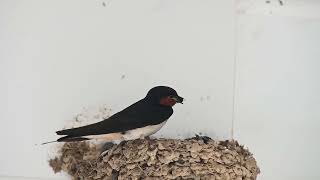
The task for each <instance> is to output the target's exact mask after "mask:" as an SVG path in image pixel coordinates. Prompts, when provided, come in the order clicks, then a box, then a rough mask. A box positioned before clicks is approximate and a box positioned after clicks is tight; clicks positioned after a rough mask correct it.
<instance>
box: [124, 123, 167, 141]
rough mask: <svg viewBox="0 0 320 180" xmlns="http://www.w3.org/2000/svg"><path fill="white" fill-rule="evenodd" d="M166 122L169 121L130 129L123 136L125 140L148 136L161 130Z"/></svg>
mask: <svg viewBox="0 0 320 180" xmlns="http://www.w3.org/2000/svg"><path fill="white" fill-rule="evenodd" d="M166 122H167V121H164V122H162V123H160V124H157V125H152V126H146V127H142V128H137V129H132V130H128V131H126V132H125V134H124V135H123V138H124V140H133V139H139V138H143V137H146V136H150V135H151V134H154V133H156V132H157V131H159V130H160V129H161V128H162V126H163V125H164V124H165V123H166Z"/></svg>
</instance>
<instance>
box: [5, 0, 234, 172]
mask: <svg viewBox="0 0 320 180" xmlns="http://www.w3.org/2000/svg"><path fill="white" fill-rule="evenodd" d="M102 3H103V1H88V0H72V1H62V0H58V1H42V0H38V1H35V0H31V1H11V0H3V1H1V6H0V26H1V29H0V39H1V40H0V49H1V54H0V56H1V57H0V59H1V67H0V68H1V75H3V77H4V78H3V80H4V81H3V83H1V85H2V86H4V88H1V89H4V90H1V91H4V92H3V93H2V94H1V96H4V99H5V101H0V109H1V111H3V113H2V112H1V121H2V123H3V125H2V126H1V131H0V135H1V137H6V138H7V139H5V141H4V144H3V145H2V147H4V148H0V162H1V164H0V175H15V176H27V177H57V175H53V172H52V170H51V169H50V168H49V167H48V163H47V162H46V160H47V159H48V158H49V157H48V154H49V151H50V150H49V149H50V146H36V145H35V144H39V143H41V142H45V141H48V140H53V139H56V138H57V136H56V135H55V133H54V132H55V131H56V130H58V129H60V128H62V127H63V126H64V123H65V120H69V119H71V118H72V117H73V116H75V115H76V114H77V113H80V112H81V111H82V108H83V107H97V106H100V105H101V104H107V105H109V106H110V107H111V108H112V110H113V113H114V112H117V111H119V110H121V109H123V108H125V107H126V106H128V105H130V104H131V103H134V102H135V101H137V100H139V99H140V98H143V97H144V96H145V95H146V93H147V91H148V90H149V89H150V88H152V87H153V86H156V85H169V86H172V87H174V88H175V89H176V90H177V91H178V93H179V94H180V95H181V96H183V97H185V98H186V102H185V103H184V104H183V105H176V107H174V109H175V112H174V115H173V116H172V117H171V118H170V120H169V121H168V122H167V124H166V125H165V126H164V128H163V129H162V130H161V131H160V132H159V133H158V135H163V136H170V137H183V136H193V135H194V133H198V132H203V133H206V134H208V135H210V136H213V137H216V138H221V139H222V138H230V135H231V134H230V132H231V121H232V96H233V94H232V92H233V91H232V88H233V57H234V54H233V51H232V50H230V47H233V46H234V37H233V30H234V22H233V4H232V1H231V0H229V1H225V0H216V1H209V0H208V1H201V2H198V1H170V0H142V1H129V0H125V1H123V0H117V1H105V4H106V6H103V4H102ZM58 177H59V176H58Z"/></svg>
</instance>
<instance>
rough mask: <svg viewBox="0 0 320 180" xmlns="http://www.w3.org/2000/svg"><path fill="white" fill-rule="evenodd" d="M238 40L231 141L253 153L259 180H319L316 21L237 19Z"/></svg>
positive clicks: (319, 29)
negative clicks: (256, 162)
mask: <svg viewBox="0 0 320 180" xmlns="http://www.w3.org/2000/svg"><path fill="white" fill-rule="evenodd" d="M286 2H287V1H284V3H286ZM309 2H310V1H309ZM288 3H289V5H288V4H284V6H288V7H285V8H286V9H290V8H291V9H290V11H291V12H295V10H296V11H297V14H299V13H300V14H303V13H302V12H301V11H300V10H299V9H295V6H290V2H288ZM304 5H305V6H304V8H305V9H307V7H310V8H309V11H311V12H309V13H308V14H312V13H313V12H312V10H313V9H315V7H317V9H320V6H319V4H318V3H314V4H312V3H310V4H308V3H305V4H304ZM267 6H268V5H267ZM306 6H307V7H306ZM260 8H263V7H260ZM264 8H266V9H267V8H268V7H264ZM247 11H249V12H250V11H251V9H248V10H247ZM237 36H238V44H237V49H238V51H237V76H236V77H237V79H236V82H237V83H236V114H235V121H234V122H235V129H234V130H235V138H236V139H238V140H239V141H240V142H241V143H243V144H245V145H246V146H248V147H249V148H250V150H251V151H252V152H253V153H254V154H255V157H256V159H257V160H258V164H259V166H260V168H261V175H260V176H259V180H270V179H272V180H302V179H305V180H318V179H320V175H319V171H318V170H319V161H320V156H319V153H320V145H319V143H318V142H319V139H318V138H319V136H320V131H319V130H320V121H319V120H320V94H319V92H320V79H319V77H320V71H319V68H320V61H319V57H320V19H319V18H318V17H317V16H315V17H309V16H301V17H297V16H287V14H281V15H280V14H278V15H265V14H264V13H263V12H261V14H251V13H249V14H240V15H239V16H238V34H237Z"/></svg>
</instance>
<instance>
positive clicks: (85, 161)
mask: <svg viewBox="0 0 320 180" xmlns="http://www.w3.org/2000/svg"><path fill="white" fill-rule="evenodd" d="M109 145H110V144H109ZM102 147H103V146H101V145H97V144H92V143H90V142H73V143H65V144H64V145H63V146H62V147H61V149H60V154H59V155H58V157H56V158H54V159H51V160H49V164H50V166H51V167H52V168H53V170H54V172H56V173H57V172H60V171H64V172H66V173H68V174H69V175H70V176H71V177H72V179H75V180H82V179H86V180H87V179H103V180H109V179H110V180H113V179H114V180H115V179H119V180H128V179H132V180H134V179H137V180H138V179H150V180H151V179H210V180H211V179H212V180H233V179H235V180H255V179H256V178H257V175H258V174H259V173H260V170H259V168H258V166H257V164H256V161H255V159H254V157H253V156H252V154H251V153H250V152H249V151H248V150H247V149H245V148H244V147H243V146H240V145H239V144H238V142H237V141H214V140H212V139H210V138H208V137H200V136H196V137H194V138H190V139H185V140H180V139H138V140H133V141H127V142H124V143H120V144H118V145H116V144H111V145H110V147H109V149H108V150H106V151H105V152H103V153H102V154H101V152H102V149H103V148H102Z"/></svg>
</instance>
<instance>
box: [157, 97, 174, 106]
mask: <svg viewBox="0 0 320 180" xmlns="http://www.w3.org/2000/svg"><path fill="white" fill-rule="evenodd" d="M176 103H177V102H176V101H175V100H174V99H172V98H171V97H169V96H168V97H164V98H162V99H161V100H160V104H161V105H164V106H174V105H175V104H176Z"/></svg>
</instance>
